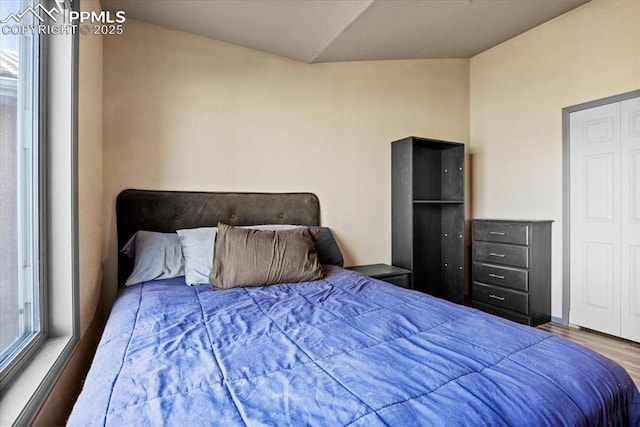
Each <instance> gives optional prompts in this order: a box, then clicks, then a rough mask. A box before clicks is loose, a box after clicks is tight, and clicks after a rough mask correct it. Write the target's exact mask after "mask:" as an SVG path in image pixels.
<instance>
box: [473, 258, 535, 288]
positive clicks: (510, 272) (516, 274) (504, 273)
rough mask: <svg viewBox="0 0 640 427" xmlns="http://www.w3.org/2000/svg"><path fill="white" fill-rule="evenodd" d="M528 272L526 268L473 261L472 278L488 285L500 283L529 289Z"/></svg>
mask: <svg viewBox="0 0 640 427" xmlns="http://www.w3.org/2000/svg"><path fill="white" fill-rule="evenodd" d="M528 279H529V274H528V272H527V270H521V269H519V268H511V267H499V266H497V265H490V264H483V263H481V262H474V263H473V280H474V281H477V282H482V283H488V284H490V285H500V286H504V287H506V288H512V289H517V290H519V291H525V292H526V291H528V290H529V280H528Z"/></svg>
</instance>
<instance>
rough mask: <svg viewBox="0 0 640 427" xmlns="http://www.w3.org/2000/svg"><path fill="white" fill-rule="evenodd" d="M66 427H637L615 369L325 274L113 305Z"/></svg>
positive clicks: (165, 285) (638, 416) (503, 326)
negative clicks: (304, 279)
mask: <svg viewBox="0 0 640 427" xmlns="http://www.w3.org/2000/svg"><path fill="white" fill-rule="evenodd" d="M69 425H73V426H90V425H109V426H134V425H135V426H144V425H176V426H184V427H187V426H195V425H201V426H204V425H220V426H233V425H252V426H256V425H265V426H274V425H278V426H282V425H294V426H300V425H321V426H339V425H353V426H376V425H391V426H408V425H430V426H431V425H447V426H450V425H494V426H495V425H514V426H526V425H530V426H543V425H545V426H551V425H575V426H580V425H633V426H636V425H640V396H639V394H638V391H637V389H636V387H635V386H634V384H633V382H632V381H631V379H630V378H629V376H628V374H627V373H626V372H625V371H624V369H622V368H621V367H620V366H619V365H617V364H616V363H614V362H612V361H611V360H609V359H606V358H604V357H602V356H600V355H598V354H596V353H594V352H592V351H590V350H588V349H586V348H584V347H581V346H579V345H576V344H573V343H571V342H568V341H566V340H564V339H562V338H558V337H555V336H552V335H549V334H547V333H545V332H542V331H540V330H536V329H533V328H529V327H526V326H522V325H518V324H515V323H511V322H509V321H506V320H503V319H500V318H497V317H494V316H491V315H488V314H485V313H482V312H479V311H477V310H474V309H471V308H467V307H462V306H459V305H454V304H451V303H448V302H445V301H442V300H439V299H436V298H432V297H430V296H428V295H424V294H421V293H418V292H414V291H410V290H405V289H402V288H399V287H396V286H393V285H389V284H387V283H383V282H380V281H377V280H373V279H369V278H367V277H365V276H362V275H360V274H357V273H354V272H351V271H347V270H343V269H340V268H337V267H327V276H326V278H325V279H323V280H319V281H315V282H304V283H294V284H282V285H275V286H266V287H259V288H237V289H231V290H225V291H213V290H212V289H211V288H210V287H208V286H195V287H188V286H185V285H184V280H183V279H182V278H181V279H170V280H164V281H155V282H148V283H143V284H141V285H136V286H132V287H129V288H126V289H124V290H123V291H122V292H121V294H120V295H119V297H118V299H117V300H116V302H115V304H114V307H113V310H112V313H111V316H110V318H109V321H108V324H107V327H106V330H105V332H104V335H103V337H102V340H101V343H100V346H99V348H98V352H97V354H96V356H95V359H94V361H93V365H92V367H91V370H90V372H89V375H88V377H87V380H86V383H85V385H84V389H83V391H82V393H81V395H80V397H79V398H78V401H77V403H76V405H75V407H74V410H73V413H72V414H71V417H70V419H69Z"/></svg>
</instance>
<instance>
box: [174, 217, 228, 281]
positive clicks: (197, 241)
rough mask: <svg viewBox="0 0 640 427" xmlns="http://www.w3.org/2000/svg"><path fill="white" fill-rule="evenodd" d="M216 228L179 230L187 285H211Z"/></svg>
mask: <svg viewBox="0 0 640 427" xmlns="http://www.w3.org/2000/svg"><path fill="white" fill-rule="evenodd" d="M217 232H218V229H217V228H216V227H200V228H189V229H184V230H178V231H177V233H178V237H179V239H180V244H181V245H182V254H183V255H184V281H185V282H186V283H187V285H189V286H192V285H202V284H208V283H209V273H211V268H212V267H213V251H214V244H213V243H214V241H215V239H216V233H217Z"/></svg>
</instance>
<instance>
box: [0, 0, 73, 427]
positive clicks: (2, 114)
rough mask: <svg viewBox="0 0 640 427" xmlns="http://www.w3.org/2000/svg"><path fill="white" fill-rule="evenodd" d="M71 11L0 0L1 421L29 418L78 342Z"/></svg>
mask: <svg viewBox="0 0 640 427" xmlns="http://www.w3.org/2000/svg"><path fill="white" fill-rule="evenodd" d="M74 6H75V7H76V8H77V6H78V2H77V1H76V2H75V4H74ZM71 10H72V5H71V2H70V0H0V54H1V56H0V425H13V424H17V425H23V424H30V423H31V421H32V418H33V416H34V415H35V413H36V411H37V409H38V408H39V406H40V405H41V403H42V402H43V401H44V399H45V397H46V396H47V394H48V392H49V390H50V389H51V387H52V386H53V384H54V382H55V380H56V379H57V376H58V374H59V373H60V372H61V370H62V369H63V367H64V365H65V364H66V362H67V360H68V359H69V357H70V355H71V353H72V351H73V349H74V348H75V346H76V345H77V342H78V328H79V326H78V253H77V247H78V243H77V236H78V229H77V227H78V221H77V70H78V62H77V46H78V34H76V33H74V31H73V25H71V24H70V21H69V12H70V11H71Z"/></svg>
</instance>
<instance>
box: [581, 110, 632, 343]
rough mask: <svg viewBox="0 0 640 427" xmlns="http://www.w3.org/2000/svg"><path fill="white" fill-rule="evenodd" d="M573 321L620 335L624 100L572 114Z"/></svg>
mask: <svg viewBox="0 0 640 427" xmlns="http://www.w3.org/2000/svg"><path fill="white" fill-rule="evenodd" d="M569 128H570V146H569V150H570V154H569V155H570V158H569V159H570V183H571V184H570V185H571V199H570V203H571V208H570V209H571V215H570V224H569V226H570V234H571V242H570V245H571V246H570V251H571V252H570V253H571V262H570V265H571V271H570V274H571V308H570V312H569V322H570V323H574V324H577V325H580V326H584V327H587V328H590V329H595V330H598V331H602V332H605V333H608V334H612V335H618V336H619V335H620V297H621V281H620V278H621V274H620V271H621V270H620V268H621V265H620V242H621V222H620V207H621V204H620V203H621V200H620V172H621V171H620V157H621V156H620V154H621V148H620V103H619V102H618V103H615V104H610V105H604V106H601V107H595V108H590V109H587V110H581V111H577V112H574V113H571V114H570V127H569Z"/></svg>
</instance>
